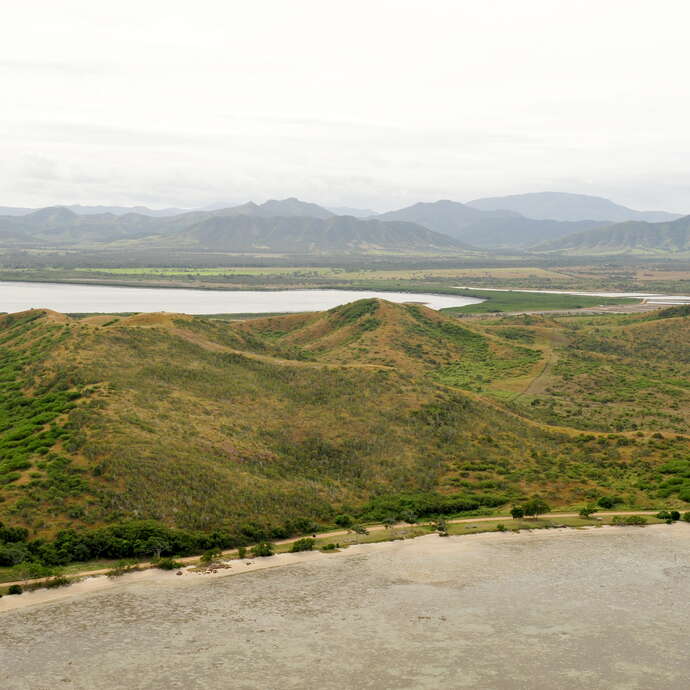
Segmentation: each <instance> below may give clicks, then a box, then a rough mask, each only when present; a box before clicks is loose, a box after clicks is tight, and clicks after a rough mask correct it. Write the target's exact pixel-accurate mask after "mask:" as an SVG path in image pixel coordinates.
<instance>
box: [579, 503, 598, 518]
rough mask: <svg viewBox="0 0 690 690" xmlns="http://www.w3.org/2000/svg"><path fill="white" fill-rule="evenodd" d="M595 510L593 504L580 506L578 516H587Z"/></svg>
mask: <svg viewBox="0 0 690 690" xmlns="http://www.w3.org/2000/svg"><path fill="white" fill-rule="evenodd" d="M596 512H597V509H596V507H595V506H585V507H584V508H580V517H583V518H588V517H590V516H591V515H592V514H593V513H596Z"/></svg>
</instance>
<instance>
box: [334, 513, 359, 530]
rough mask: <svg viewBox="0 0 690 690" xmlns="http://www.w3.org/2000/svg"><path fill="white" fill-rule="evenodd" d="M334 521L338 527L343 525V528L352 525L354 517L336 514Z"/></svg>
mask: <svg viewBox="0 0 690 690" xmlns="http://www.w3.org/2000/svg"><path fill="white" fill-rule="evenodd" d="M333 522H335V524H336V525H338V527H342V528H343V529H347V528H348V527H350V526H351V525H352V523H353V522H354V520H353V519H352V517H351V516H350V515H346V514H343V515H336V516H335V519H334V520H333Z"/></svg>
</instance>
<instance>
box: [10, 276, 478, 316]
mask: <svg viewBox="0 0 690 690" xmlns="http://www.w3.org/2000/svg"><path fill="white" fill-rule="evenodd" d="M371 297H379V298H380V299H385V300H388V301H390V302H420V303H422V304H425V305H426V306H428V307H431V308H432V309H443V308H444V307H464V306H466V305H468V304H476V303H478V302H483V301H484V300H481V299H477V298H474V297H462V296H457V297H456V296H453V295H433V294H423V293H411V292H375V291H369V290H190V289H165V288H138V287H118V286H109V285H69V284H65V283H20V282H1V283H0V312H9V313H11V312H17V311H24V310H26V309H33V308H42V309H52V310H53V311H58V312H62V313H63V314H73V313H77V314H79V313H92V312H103V313H115V312H155V311H167V312H178V313H183V314H261V313H266V312H302V311H321V310H323V309H331V308H332V307H337V306H338V305H339V304H346V303H348V302H354V301H355V300H358V299H366V298H371Z"/></svg>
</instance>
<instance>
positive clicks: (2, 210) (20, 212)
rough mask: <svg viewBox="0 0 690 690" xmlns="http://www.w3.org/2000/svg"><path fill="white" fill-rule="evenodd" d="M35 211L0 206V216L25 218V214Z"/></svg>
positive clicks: (20, 207) (33, 209)
mask: <svg viewBox="0 0 690 690" xmlns="http://www.w3.org/2000/svg"><path fill="white" fill-rule="evenodd" d="M35 210H36V209H35V208H25V207H23V206H0V216H25V215H26V214H27V213H31V212H32V211H35Z"/></svg>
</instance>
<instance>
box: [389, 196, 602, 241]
mask: <svg viewBox="0 0 690 690" xmlns="http://www.w3.org/2000/svg"><path fill="white" fill-rule="evenodd" d="M377 218H378V219H379V220H405V221H409V222H412V223H417V224H418V225H423V226H424V227H426V228H429V229H430V230H435V231H436V232H442V233H444V234H446V235H448V236H450V237H454V238H455V239H458V240H460V241H462V242H464V243H466V244H468V245H472V246H475V247H481V248H483V249H489V250H491V249H526V248H528V247H530V246H532V245H534V244H537V243H540V242H545V241H548V240H551V239H554V238H559V237H564V236H566V235H570V234H572V233H574V232H578V231H582V230H590V229H592V228H594V227H599V226H601V225H602V223H601V222H599V221H591V220H585V221H580V222H564V221H556V220H535V219H533V218H525V217H523V216H521V215H520V214H518V213H515V212H514V211H511V210H501V209H495V210H480V209H476V208H473V207H472V206H469V205H466V204H461V203H458V202H456V201H436V202H433V203H419V204H414V205H413V206H409V207H408V208H403V209H400V210H398V211H390V212H389V213H383V214H381V215H379V216H377Z"/></svg>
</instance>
